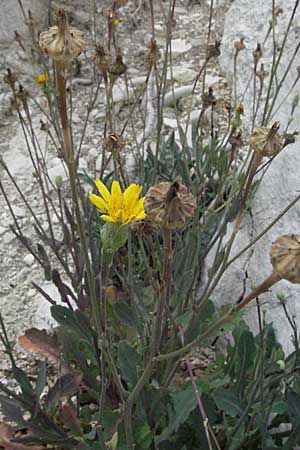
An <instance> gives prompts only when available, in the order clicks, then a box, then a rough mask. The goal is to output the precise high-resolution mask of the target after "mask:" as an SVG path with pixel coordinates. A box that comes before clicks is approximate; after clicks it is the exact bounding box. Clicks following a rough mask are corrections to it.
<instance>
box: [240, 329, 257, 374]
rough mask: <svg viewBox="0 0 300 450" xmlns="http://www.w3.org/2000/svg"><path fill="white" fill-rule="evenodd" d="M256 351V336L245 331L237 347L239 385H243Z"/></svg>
mask: <svg viewBox="0 0 300 450" xmlns="http://www.w3.org/2000/svg"><path fill="white" fill-rule="evenodd" d="M255 350H256V347H255V339H254V336H253V334H252V333H251V332H250V331H248V330H245V331H244V332H243V333H242V335H241V337H240V339H239V341H238V345H237V360H236V373H237V376H238V380H239V383H242V381H243V379H244V377H245V374H246V371H247V369H248V368H249V367H250V366H251V365H252V364H253V354H254V353H255Z"/></svg>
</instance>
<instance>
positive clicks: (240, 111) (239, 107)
mask: <svg viewBox="0 0 300 450" xmlns="http://www.w3.org/2000/svg"><path fill="white" fill-rule="evenodd" d="M235 112H236V113H237V114H239V115H241V114H244V105H243V103H238V104H237V105H236V108H235Z"/></svg>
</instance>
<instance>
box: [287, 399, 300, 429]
mask: <svg viewBox="0 0 300 450" xmlns="http://www.w3.org/2000/svg"><path fill="white" fill-rule="evenodd" d="M287 405H288V413H289V418H290V421H291V422H292V424H293V425H299V423H300V395H298V394H296V392H293V391H288V393H287Z"/></svg>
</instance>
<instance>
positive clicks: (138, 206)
mask: <svg viewBox="0 0 300 450" xmlns="http://www.w3.org/2000/svg"><path fill="white" fill-rule="evenodd" d="M95 184H96V186H97V189H98V191H99V193H100V195H101V197H100V196H99V195H95V194H90V195H89V199H90V201H91V202H92V203H93V204H94V205H95V206H96V207H97V208H98V209H99V210H100V211H101V212H102V213H103V214H102V215H101V218H102V219H103V220H106V221H107V222H118V223H120V224H122V225H125V224H129V223H130V222H134V221H136V220H142V219H145V217H146V213H145V210H144V200H145V197H142V198H140V199H139V196H140V194H141V192H142V186H139V185H138V184H134V183H132V184H131V185H130V186H128V188H127V189H125V191H124V192H122V190H121V187H120V184H119V182H118V181H113V182H112V186H111V192H109V190H108V189H107V187H106V186H105V184H104V183H102V181H100V180H95Z"/></svg>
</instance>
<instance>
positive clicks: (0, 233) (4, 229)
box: [0, 227, 7, 236]
mask: <svg viewBox="0 0 300 450" xmlns="http://www.w3.org/2000/svg"><path fill="white" fill-rule="evenodd" d="M6 231H7V229H6V228H5V227H0V236H2V234H4V233H5V232H6Z"/></svg>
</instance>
